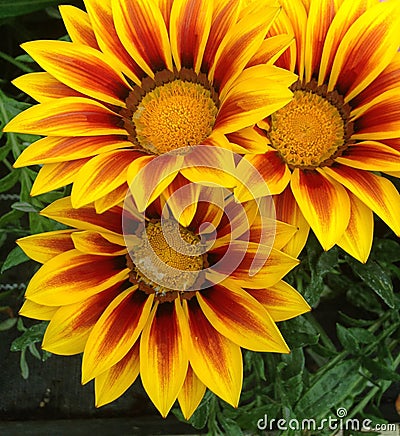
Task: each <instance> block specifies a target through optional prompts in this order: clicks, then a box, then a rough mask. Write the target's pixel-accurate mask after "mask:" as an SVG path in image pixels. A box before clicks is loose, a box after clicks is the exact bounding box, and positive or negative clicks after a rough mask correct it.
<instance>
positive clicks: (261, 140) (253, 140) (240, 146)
mask: <svg viewBox="0 0 400 436" xmlns="http://www.w3.org/2000/svg"><path fill="white" fill-rule="evenodd" d="M226 137H227V138H228V141H229V142H230V143H231V147H232V151H233V152H234V153H238V154H263V153H265V152H266V151H267V150H268V148H269V147H268V145H269V140H268V139H267V137H266V136H265V135H261V134H260V133H258V132H257V128H256V127H253V126H251V127H246V128H244V129H241V130H237V131H236V132H232V133H228V134H227V135H226Z"/></svg>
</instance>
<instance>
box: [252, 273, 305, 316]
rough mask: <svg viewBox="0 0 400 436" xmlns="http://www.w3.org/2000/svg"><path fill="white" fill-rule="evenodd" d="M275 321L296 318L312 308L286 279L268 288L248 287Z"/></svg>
mask: <svg viewBox="0 0 400 436" xmlns="http://www.w3.org/2000/svg"><path fill="white" fill-rule="evenodd" d="M247 292H248V293H249V294H250V295H252V296H253V297H254V298H255V299H256V300H257V301H258V302H259V303H261V304H262V305H263V307H264V308H265V309H266V310H267V312H268V313H269V315H270V316H271V317H272V319H273V320H274V321H275V322H278V321H285V320H287V319H291V318H294V317H295V316H299V315H301V314H303V313H305V312H308V311H310V310H311V308H310V306H309V305H308V304H307V302H306V301H305V300H304V298H303V297H302V296H301V295H300V294H299V293H298V292H297V291H296V289H294V288H293V287H292V286H290V285H289V284H288V283H286V282H284V281H282V280H281V281H280V282H278V283H276V284H275V285H274V286H271V287H270V288H268V289H248V290H247Z"/></svg>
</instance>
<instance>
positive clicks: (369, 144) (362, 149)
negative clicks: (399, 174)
mask: <svg viewBox="0 0 400 436" xmlns="http://www.w3.org/2000/svg"><path fill="white" fill-rule="evenodd" d="M335 160H336V162H339V163H341V164H344V165H347V166H349V167H352V168H359V169H362V170H369V171H400V151H396V150H394V149H393V148H391V147H389V146H387V145H384V144H382V143H380V142H374V141H365V142H359V143H356V144H352V145H351V146H350V147H348V148H347V149H346V151H345V152H344V153H343V154H342V155H341V156H340V157H337V158H336V159H335Z"/></svg>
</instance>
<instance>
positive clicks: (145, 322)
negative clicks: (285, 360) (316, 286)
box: [18, 188, 309, 418]
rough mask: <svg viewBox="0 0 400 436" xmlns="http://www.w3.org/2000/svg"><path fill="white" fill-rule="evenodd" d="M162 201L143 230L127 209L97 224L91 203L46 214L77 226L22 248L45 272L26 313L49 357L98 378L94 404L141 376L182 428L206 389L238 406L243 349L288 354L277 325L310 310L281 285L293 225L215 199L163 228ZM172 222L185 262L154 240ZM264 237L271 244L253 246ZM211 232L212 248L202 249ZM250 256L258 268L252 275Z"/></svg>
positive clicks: (288, 265) (66, 204)
mask: <svg viewBox="0 0 400 436" xmlns="http://www.w3.org/2000/svg"><path fill="white" fill-rule="evenodd" d="M199 189H204V190H206V189H210V188H199ZM166 199H167V197H164V196H163V197H162V198H161V200H160V199H157V200H156V201H155V202H153V203H152V204H151V205H150V206H149V207H148V208H147V209H146V212H145V215H143V216H144V220H141V219H140V218H139V217H140V215H139V214H138V213H137V210H135V209H134V208H133V207H126V208H125V209H123V208H122V207H121V206H114V207H112V208H110V209H109V210H107V211H106V212H104V213H103V214H97V213H96V210H95V208H94V205H93V204H91V205H87V206H83V207H82V208H79V209H74V208H73V207H72V204H71V199H70V198H69V197H68V198H64V199H60V200H57V201H56V202H54V203H53V204H51V205H50V206H48V207H47V208H45V209H44V210H43V211H42V215H44V216H46V217H50V218H52V219H55V220H57V221H58V222H60V223H63V224H65V225H69V226H72V227H73V228H72V229H68V230H59V231H54V232H48V233H43V234H39V235H33V236H28V237H26V238H22V239H20V240H19V241H18V244H19V245H20V247H21V248H22V249H23V250H24V251H25V252H26V253H27V254H28V255H29V256H30V257H31V258H32V259H34V260H36V261H38V262H41V263H43V266H42V267H41V268H40V269H39V270H38V272H37V273H36V274H35V275H34V276H33V278H32V279H31V281H30V283H29V285H28V287H27V290H26V301H25V303H24V305H23V307H22V309H21V314H22V315H24V316H28V317H31V318H35V319H41V320H49V321H50V323H49V325H48V327H47V330H46V333H45V336H44V341H43V348H44V349H46V350H49V351H51V352H53V353H56V354H63V355H71V354H78V353H83V362H82V381H83V383H86V382H88V381H90V380H92V379H94V380H95V394H96V404H97V406H101V405H103V404H107V403H109V402H111V401H113V400H114V399H116V398H118V397H119V396H120V395H122V394H123V393H124V392H125V391H126V390H127V389H128V388H129V386H130V385H131V384H132V383H133V382H134V381H135V379H136V378H137V376H138V374H139V373H140V377H141V380H142V383H143V386H144V388H145V390H146V391H147V393H148V395H149V397H150V399H151V400H152V402H153V403H154V404H155V406H156V407H157V409H158V410H159V411H160V413H161V414H162V415H163V416H166V415H167V414H168V412H169V410H170V408H171V407H172V405H173V403H174V402H175V400H176V399H178V401H179V403H180V406H181V408H182V411H183V414H184V416H185V417H186V418H189V417H190V416H191V414H192V413H193V412H194V410H195V409H196V407H197V406H198V404H199V402H200V400H201V398H202V397H203V395H204V392H205V389H206V387H208V388H209V389H210V390H211V391H213V392H214V393H215V394H217V395H218V396H220V397H221V398H222V399H224V400H225V401H227V402H228V403H230V404H232V405H233V406H237V404H238V401H239V396H240V391H241V386H242V372H243V371H242V356H241V347H243V348H247V349H250V350H255V351H267V352H279V353H287V352H288V351H289V350H288V347H287V345H286V343H285V341H284V339H283V338H282V336H281V334H280V332H279V330H278V328H277V326H276V324H275V322H276V321H281V320H285V319H289V318H292V317H294V316H297V315H299V314H301V313H304V312H306V311H308V310H309V306H308V305H307V303H306V302H305V301H304V299H303V298H302V297H301V295H300V294H298V293H297V292H296V291H295V290H294V289H293V288H292V287H291V286H289V285H288V284H287V283H285V282H283V281H282V280H281V279H282V277H283V276H284V275H285V274H286V273H287V272H288V271H289V270H290V269H292V268H293V267H294V266H295V265H297V263H298V261H297V260H296V259H295V258H293V257H291V256H289V255H287V254H284V253H282V252H281V251H280V248H281V247H282V246H284V245H286V244H287V242H288V240H289V239H290V238H291V237H292V236H293V234H294V233H295V231H296V229H295V228H294V227H293V226H290V225H288V224H284V223H281V222H276V225H275V220H273V223H274V225H273V226H272V227H270V225H271V219H269V220H267V221H265V220H263V219H262V217H261V214H260V211H259V210H258V209H257V205H256V204H254V202H247V203H244V204H240V203H237V202H235V201H234V200H233V196H232V195H231V196H228V198H225V199H223V208H222V209H221V208H220V207H218V204H220V203H218V202H217V205H216V202H215V201H209V202H207V201H196V203H195V205H196V208H195V212H194V214H193V217H192V219H191V220H190V222H189V223H188V224H187V226H183V225H182V224H179V223H178V221H177V218H179V217H175V216H174V215H173V208H167V210H168V213H169V215H168V216H167V219H166V223H165V222H164V223H163V222H162V217H163V215H162V208H161V205H162V204H164V203H165V201H166ZM220 200H221V199H219V200H218V201H220ZM173 201H174V196H173V195H172V196H170V197H169V198H168V203H170V202H173ZM244 218H245V219H244ZM245 221H248V225H245V224H244V222H245ZM171 223H174V224H175V225H176V226H177V227H176V228H175V229H178V235H179V238H178V239H179V240H180V241H181V242H182V243H184V244H186V245H188V246H189V248H190V250H189V254H188V252H182V251H181V250H178V249H174V248H171V245H170V244H169V240H168V238H169V237H171V234H172V238H174V236H173V235H174V233H171V232H169V231H168V232H167V233H163V231H161V230H160V229H163V225H165V226H166V227H167V228H168V229H169V227H168V226H169V225H172V224H171ZM275 228H276V232H275V231H273V232H272V233H273V234H271V231H272V230H275ZM213 229H214V230H213ZM126 232H128V233H126ZM213 232H214V233H213ZM263 232H264V233H265V232H266V233H267V237H268V238H272V239H271V246H268V245H266V244H264V243H260V242H259V241H260V235H261V234H262V233H263ZM123 234H125V238H124V235H123ZM211 234H214V235H215V237H214V239H213V240H212V244H211V246H208V245H207V250H205V251H204V250H203V251H201V252H199V251H197V250H198V249H199V247H203V245H202V244H203V243H207V241H208V242H209V241H210V239H209V236H210V235H211ZM275 234H276V236H275V238H274V239H273V237H274V235H275ZM175 236H176V234H175ZM204 241H205V242H204ZM262 241H264V239H262ZM272 241H274V242H273V243H272ZM131 243H132V244H133V245H130V244H131ZM227 253H228V255H227ZM258 254H259V255H260V256H258ZM257 256H258V260H260V259H262V261H261V262H259V261H258V262H256V266H257V268H256V270H254V271H253V270H252V268H253V267H254V262H255V260H256V258H257ZM222 259H225V262H224V261H222V262H221V260H222ZM226 260H227V261H226ZM232 262H236V263H235V264H234V265H233V267H232V268H231V269H229V267H231V266H232ZM218 265H219V266H218ZM217 266H218V267H217ZM214 267H215V268H214ZM146 268H147V269H146ZM171 269H172V273H170V271H171ZM251 271H253V272H252V273H251V274H250V272H251ZM160 277H161V279H160ZM160 280H161V281H160Z"/></svg>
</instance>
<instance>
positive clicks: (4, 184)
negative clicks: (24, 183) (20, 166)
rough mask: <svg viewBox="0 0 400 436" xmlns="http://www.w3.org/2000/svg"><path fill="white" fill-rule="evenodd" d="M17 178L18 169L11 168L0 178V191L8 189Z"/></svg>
mask: <svg viewBox="0 0 400 436" xmlns="http://www.w3.org/2000/svg"><path fill="white" fill-rule="evenodd" d="M18 180H19V171H18V170H13V171H11V172H10V173H9V174H7V175H6V176H4V177H3V178H2V179H0V192H5V191H8V190H10V189H11V188H12V187H13V186H14V185H15V184H16V183H17V182H18Z"/></svg>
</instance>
